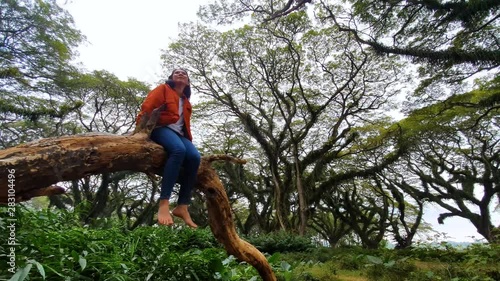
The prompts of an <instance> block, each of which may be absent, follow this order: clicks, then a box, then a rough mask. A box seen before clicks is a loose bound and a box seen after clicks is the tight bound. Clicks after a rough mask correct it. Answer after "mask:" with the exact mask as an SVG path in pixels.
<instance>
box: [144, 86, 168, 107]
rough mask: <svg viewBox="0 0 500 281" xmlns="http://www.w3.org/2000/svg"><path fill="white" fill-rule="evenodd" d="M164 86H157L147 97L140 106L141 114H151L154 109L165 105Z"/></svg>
mask: <svg viewBox="0 0 500 281" xmlns="http://www.w3.org/2000/svg"><path fill="white" fill-rule="evenodd" d="M164 97H165V85H159V86H158V87H156V88H155V89H153V90H152V91H151V92H149V94H148V95H147V97H146V99H145V100H144V102H143V103H142V105H141V112H143V113H148V114H151V112H153V110H154V109H155V108H158V107H160V106H161V105H162V104H163V103H165V98H164Z"/></svg>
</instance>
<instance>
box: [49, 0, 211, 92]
mask: <svg viewBox="0 0 500 281" xmlns="http://www.w3.org/2000/svg"><path fill="white" fill-rule="evenodd" d="M58 2H59V3H60V5H61V7H63V8H64V9H66V10H67V11H69V12H70V13H71V15H72V16H73V18H74V20H75V25H76V28H77V29H79V30H80V31H81V32H82V33H83V34H84V35H85V36H86V37H87V41H88V43H87V44H86V45H85V46H82V47H81V48H79V49H78V50H79V53H80V56H79V61H80V62H82V63H83V64H84V66H85V67H86V68H87V69H88V70H90V71H92V70H107V71H109V72H111V73H113V74H114V75H116V76H117V77H118V78H120V79H122V80H126V79H128V78H129V77H133V78H136V79H138V80H139V81H143V82H146V83H149V84H151V85H154V84H156V82H157V81H159V80H162V79H163V78H164V77H162V76H161V74H162V69H161V61H160V50H161V49H165V48H166V47H167V45H168V43H169V42H170V41H171V39H173V38H175V37H176V36H177V34H178V33H179V29H178V23H179V22H181V23H184V22H189V21H196V20H197V17H196V12H197V11H198V7H199V6H200V5H201V4H203V3H207V1H202V0H184V1H168V0H141V1H138V0H70V1H67V3H64V2H66V1H65V0H59V1H58Z"/></svg>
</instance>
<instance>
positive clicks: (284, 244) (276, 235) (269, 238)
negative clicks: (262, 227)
mask: <svg viewBox="0 0 500 281" xmlns="http://www.w3.org/2000/svg"><path fill="white" fill-rule="evenodd" d="M244 239H245V240H247V241H248V242H249V243H250V244H252V245H254V246H255V247H256V248H257V249H259V251H261V252H263V253H269V254H273V253H276V252H280V253H287V252H306V251H309V250H311V249H314V248H315V246H314V244H313V243H312V241H311V239H310V238H309V237H305V236H300V235H297V234H293V233H287V232H284V231H280V232H273V233H268V234H261V235H258V236H249V237H244Z"/></svg>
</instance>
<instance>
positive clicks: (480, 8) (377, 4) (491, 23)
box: [199, 0, 500, 108]
mask: <svg viewBox="0 0 500 281" xmlns="http://www.w3.org/2000/svg"><path fill="white" fill-rule="evenodd" d="M311 4H314V5H311ZM499 6H500V4H499V3H498V1H494V0H474V1H471V0H467V1H451V2H450V1H439V0H430V1H418V0H411V1H407V0H397V1H387V0H349V1H335V0H302V1H295V0H282V1H262V0H250V1H239V0H234V1H228V0H220V1H214V3H213V4H210V5H206V6H204V7H202V8H201V9H200V11H199V15H200V16H201V18H203V19H204V20H206V21H209V22H214V21H215V22H218V23H228V22H233V21H235V20H241V19H246V18H247V17H245V16H244V15H249V14H251V15H252V17H253V18H256V19H257V20H259V21H260V22H270V21H275V20H278V19H279V18H282V17H285V16H287V15H289V14H293V13H295V12H300V11H302V10H304V9H309V8H313V9H314V12H315V14H316V15H317V18H318V19H319V20H320V21H323V22H324V23H325V24H330V25H331V26H332V27H336V28H337V29H338V30H339V32H346V33H349V34H350V35H351V36H352V38H353V39H354V40H356V41H357V42H359V43H360V44H362V45H363V46H366V47H369V48H371V49H373V50H375V51H376V52H377V53H379V54H394V55H399V56H402V57H405V58H408V59H410V60H411V61H412V62H413V63H414V64H416V66H418V67H419V69H418V74H419V75H420V78H421V79H422V81H421V84H420V87H419V88H418V89H417V92H416V93H417V94H418V95H416V96H415V99H414V100H412V103H410V104H409V105H413V106H411V107H412V108H414V107H415V106H414V105H415V104H414V102H415V101H419V103H422V102H423V101H435V100H439V99H440V98H442V97H443V96H444V95H445V94H446V92H447V91H446V89H447V88H449V85H448V86H446V87H442V86H441V87H440V86H438V85H439V83H438V82H440V81H446V82H457V81H463V80H464V79H466V78H468V77H471V76H472V75H474V74H477V73H485V72H486V71H491V70H493V71H494V73H498V67H499V65H500V43H499V40H498V33H499V20H498V19H499V17H500V13H499ZM417 106H418V104H417Z"/></svg>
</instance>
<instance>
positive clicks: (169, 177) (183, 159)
mask: <svg viewBox="0 0 500 281" xmlns="http://www.w3.org/2000/svg"><path fill="white" fill-rule="evenodd" d="M151 139H152V140H153V141H154V142H156V143H158V144H160V145H161V146H163V148H164V149H165V151H166V152H167V154H168V155H167V161H166V163H165V167H164V168H163V178H162V181H161V191H160V199H170V195H171V194H172V190H173V189H174V185H175V183H176V181H177V178H179V183H180V184H181V188H180V190H179V199H178V201H177V203H178V204H186V205H187V204H189V203H190V202H191V191H192V190H193V187H194V185H195V183H196V175H197V173H198V167H199V166H200V158H201V157H200V153H199V152H198V150H197V149H196V147H194V145H193V143H192V142H191V141H189V140H188V139H187V138H185V137H183V136H180V135H178V134H177V133H175V132H174V131H172V130H171V129H169V128H168V127H159V128H156V129H154V130H153V132H151ZM181 166H182V167H184V172H183V173H182V174H181V175H180V177H179V172H180V170H181Z"/></svg>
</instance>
